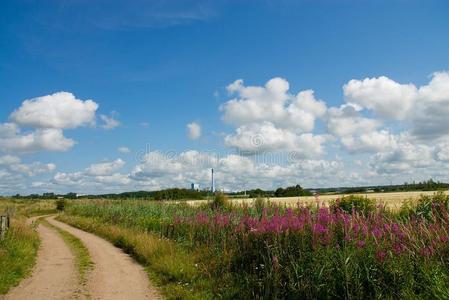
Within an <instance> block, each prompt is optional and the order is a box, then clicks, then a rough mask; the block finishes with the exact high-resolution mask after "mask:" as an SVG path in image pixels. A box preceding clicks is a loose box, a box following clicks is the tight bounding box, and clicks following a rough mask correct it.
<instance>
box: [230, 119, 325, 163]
mask: <svg viewBox="0 0 449 300" xmlns="http://www.w3.org/2000/svg"><path fill="white" fill-rule="evenodd" d="M325 140H326V138H325V137H324V136H321V135H313V134H311V133H302V134H296V133H294V132H292V131H291V130H288V129H284V128H276V127H275V125H274V124H272V123H271V122H263V123H256V124H250V125H243V126H241V127H239V128H237V129H236V133H235V134H233V135H226V136H225V139H224V141H225V145H227V146H229V147H235V148H237V149H239V151H240V152H241V153H242V154H254V153H263V152H269V151H277V150H279V149H282V150H285V151H295V152H297V153H300V154H301V155H302V157H304V158H308V157H314V156H318V155H320V154H322V153H323V151H324V150H323V147H322V143H323V142H324V141H325Z"/></svg>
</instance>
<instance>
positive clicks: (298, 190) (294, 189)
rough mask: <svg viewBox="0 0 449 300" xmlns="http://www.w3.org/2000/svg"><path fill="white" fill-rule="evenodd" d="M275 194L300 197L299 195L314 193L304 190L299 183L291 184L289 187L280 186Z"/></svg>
mask: <svg viewBox="0 0 449 300" xmlns="http://www.w3.org/2000/svg"><path fill="white" fill-rule="evenodd" d="M274 195H275V196H276V197H299V196H312V193H311V192H309V191H307V190H304V189H303V188H302V187H301V186H300V185H299V184H297V185H295V186H289V187H287V188H285V189H284V188H278V189H277V190H276V191H275V192H274Z"/></svg>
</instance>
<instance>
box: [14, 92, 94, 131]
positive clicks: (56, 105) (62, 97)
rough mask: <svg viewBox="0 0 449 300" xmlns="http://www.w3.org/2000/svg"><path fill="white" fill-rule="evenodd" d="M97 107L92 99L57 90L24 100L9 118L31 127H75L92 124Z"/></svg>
mask: <svg viewBox="0 0 449 300" xmlns="http://www.w3.org/2000/svg"><path fill="white" fill-rule="evenodd" d="M97 109H98V104H97V103H95V102H94V101H92V100H86V101H83V100H79V99H76V98H75V96H74V95H73V94H72V93H67V92H59V93H54V94H52V95H47V96H42V97H36V98H33V99H29V100H25V101H24V102H23V103H22V105H21V106H20V107H19V108H18V109H17V110H15V111H14V112H13V113H12V114H11V115H10V119H11V120H12V121H13V122H14V123H16V124H18V125H20V126H28V127H33V128H55V129H67V128H76V127H79V126H83V125H88V124H90V125H92V124H94V122H95V112H96V111H97Z"/></svg>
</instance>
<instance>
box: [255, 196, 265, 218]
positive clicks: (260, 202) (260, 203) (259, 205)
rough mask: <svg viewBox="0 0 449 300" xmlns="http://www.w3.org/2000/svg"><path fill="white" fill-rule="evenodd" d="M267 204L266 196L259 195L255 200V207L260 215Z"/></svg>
mask: <svg viewBox="0 0 449 300" xmlns="http://www.w3.org/2000/svg"><path fill="white" fill-rule="evenodd" d="M266 206H267V201H266V200H265V198H262V197H257V198H256V200H254V209H255V210H256V212H257V213H258V214H259V215H262V213H263V210H264V209H265V207H266Z"/></svg>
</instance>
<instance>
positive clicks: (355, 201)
mask: <svg viewBox="0 0 449 300" xmlns="http://www.w3.org/2000/svg"><path fill="white" fill-rule="evenodd" d="M331 208H333V209H336V208H339V209H341V210H343V211H345V212H347V213H351V212H352V211H353V210H354V211H356V212H359V213H363V214H364V215H367V214H369V213H371V212H373V211H374V210H375V208H376V203H375V201H374V200H373V199H369V198H368V197H363V196H357V195H349V196H345V197H343V198H341V199H337V200H336V201H334V202H332V203H331Z"/></svg>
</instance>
